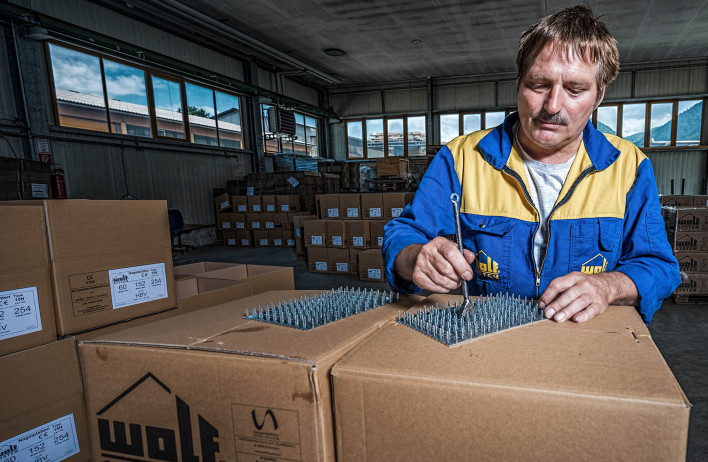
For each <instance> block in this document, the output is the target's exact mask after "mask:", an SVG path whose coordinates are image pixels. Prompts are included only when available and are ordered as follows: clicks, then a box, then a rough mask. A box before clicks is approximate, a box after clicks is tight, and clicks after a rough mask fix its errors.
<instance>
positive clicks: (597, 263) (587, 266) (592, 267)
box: [580, 253, 607, 274]
mask: <svg viewBox="0 0 708 462" xmlns="http://www.w3.org/2000/svg"><path fill="white" fill-rule="evenodd" d="M605 268H607V260H606V259H605V257H603V256H602V254H601V253H598V254H597V255H595V256H594V257H592V258H591V259H590V260H588V261H586V262H585V263H583V266H582V269H581V270H580V271H582V272H583V273H585V274H596V273H604V272H605Z"/></svg>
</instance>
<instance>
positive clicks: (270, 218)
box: [261, 212, 275, 229]
mask: <svg viewBox="0 0 708 462" xmlns="http://www.w3.org/2000/svg"><path fill="white" fill-rule="evenodd" d="M261 228H264V229H275V213H273V212H263V213H261Z"/></svg>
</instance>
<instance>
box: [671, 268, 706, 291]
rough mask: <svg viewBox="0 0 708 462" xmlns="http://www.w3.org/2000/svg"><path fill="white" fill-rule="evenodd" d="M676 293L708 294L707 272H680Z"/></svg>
mask: <svg viewBox="0 0 708 462" xmlns="http://www.w3.org/2000/svg"><path fill="white" fill-rule="evenodd" d="M681 276H682V278H681V284H679V286H678V287H677V288H676V290H675V291H674V294H677V295H708V273H682V274H681Z"/></svg>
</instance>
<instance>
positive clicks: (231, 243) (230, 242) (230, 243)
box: [226, 239, 236, 245]
mask: <svg viewBox="0 0 708 462" xmlns="http://www.w3.org/2000/svg"><path fill="white" fill-rule="evenodd" d="M226 242H227V243H228V244H229V245H236V239H227V240H226Z"/></svg>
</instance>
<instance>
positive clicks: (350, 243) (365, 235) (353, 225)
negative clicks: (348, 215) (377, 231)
mask: <svg viewBox="0 0 708 462" xmlns="http://www.w3.org/2000/svg"><path fill="white" fill-rule="evenodd" d="M344 223H345V227H346V228H345V233H346V236H347V247H354V248H357V249H361V250H365V249H368V248H369V247H370V246H371V233H370V231H369V229H370V226H369V220H346V221H345V222H344Z"/></svg>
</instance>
